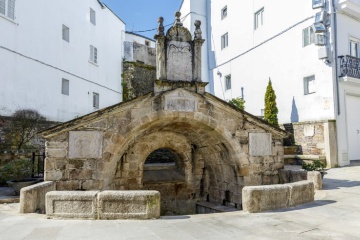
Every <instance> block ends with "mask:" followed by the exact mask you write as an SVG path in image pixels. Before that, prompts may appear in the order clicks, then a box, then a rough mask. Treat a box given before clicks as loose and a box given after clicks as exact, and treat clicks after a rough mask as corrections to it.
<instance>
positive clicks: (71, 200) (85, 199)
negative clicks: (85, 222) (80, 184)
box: [46, 191, 99, 219]
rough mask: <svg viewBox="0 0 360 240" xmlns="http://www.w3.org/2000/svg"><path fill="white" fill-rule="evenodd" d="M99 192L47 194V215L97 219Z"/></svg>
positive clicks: (58, 192) (53, 192)
mask: <svg viewBox="0 0 360 240" xmlns="http://www.w3.org/2000/svg"><path fill="white" fill-rule="evenodd" d="M98 193H99V191H88V192H84V191H52V192H48V193H46V215H47V216H48V217H53V218H84V219H96V218H97V194H98Z"/></svg>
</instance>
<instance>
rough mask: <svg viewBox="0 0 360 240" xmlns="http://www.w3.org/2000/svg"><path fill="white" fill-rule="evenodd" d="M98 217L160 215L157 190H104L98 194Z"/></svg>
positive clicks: (148, 216) (115, 217)
mask: <svg viewBox="0 0 360 240" xmlns="http://www.w3.org/2000/svg"><path fill="white" fill-rule="evenodd" d="M98 207H99V219H152V218H159V217H160V193H159V192H158V191H104V192H101V193H99V194H98Z"/></svg>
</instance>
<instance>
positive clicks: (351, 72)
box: [339, 55, 360, 83]
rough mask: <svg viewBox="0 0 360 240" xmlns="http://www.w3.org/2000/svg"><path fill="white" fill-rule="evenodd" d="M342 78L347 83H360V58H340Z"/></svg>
mask: <svg viewBox="0 0 360 240" xmlns="http://www.w3.org/2000/svg"><path fill="white" fill-rule="evenodd" d="M339 59H340V76H339V77H340V78H342V80H343V81H347V82H356V83H360V58H356V57H353V56H349V55H346V56H339Z"/></svg>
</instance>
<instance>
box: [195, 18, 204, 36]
mask: <svg viewBox="0 0 360 240" xmlns="http://www.w3.org/2000/svg"><path fill="white" fill-rule="evenodd" d="M194 25H195V32H194V35H195V37H194V39H195V40H201V39H202V35H201V34H202V31H201V29H200V26H201V21H200V20H196V21H195V23H194Z"/></svg>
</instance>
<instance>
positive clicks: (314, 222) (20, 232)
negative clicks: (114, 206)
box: [0, 162, 360, 240]
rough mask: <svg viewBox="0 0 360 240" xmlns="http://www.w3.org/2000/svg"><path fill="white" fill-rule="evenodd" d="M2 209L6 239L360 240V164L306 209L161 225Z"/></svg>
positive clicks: (329, 179) (2, 239)
mask: <svg viewBox="0 0 360 240" xmlns="http://www.w3.org/2000/svg"><path fill="white" fill-rule="evenodd" d="M18 211H19V204H18V203H12V204H0V240H9V239H16V240H17V239H26V240H31V239H44V240H47V239H56V240H62V239H64V240H65V239H66V240H72V239H74V240H75V239H76V240H79V239H100V240H107V239H109V240H112V239H117V240H140V239H141V240H155V239H156V240H159V239H164V240H177V239H179V240H182V239H186V240H192V239H197V240H199V239H204V240H205V239H206V240H211V239H214V240H216V239H221V240H224V239H225V240H226V239H242V240H243V239H252V240H253V239H257V240H258V239H277V240H282V239H284V240H285V239H286V240H287V239H301V240H303V239H327V240H329V239H330V240H331V239H336V240H337V239H360V230H359V229H360V163H359V162H355V163H353V164H352V165H351V166H347V167H341V168H334V169H330V170H328V174H327V175H325V178H324V186H323V190H322V191H317V192H316V194H315V202H313V203H309V204H305V205H302V206H297V207H292V208H287V209H280V210H276V211H268V212H263V213H253V214H250V213H245V212H243V211H235V212H226V213H214V214H202V215H200V214H199V215H186V216H166V217H162V218H161V219H158V220H143V221H141V220H57V219H47V218H46V216H45V215H42V214H19V213H18Z"/></svg>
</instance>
